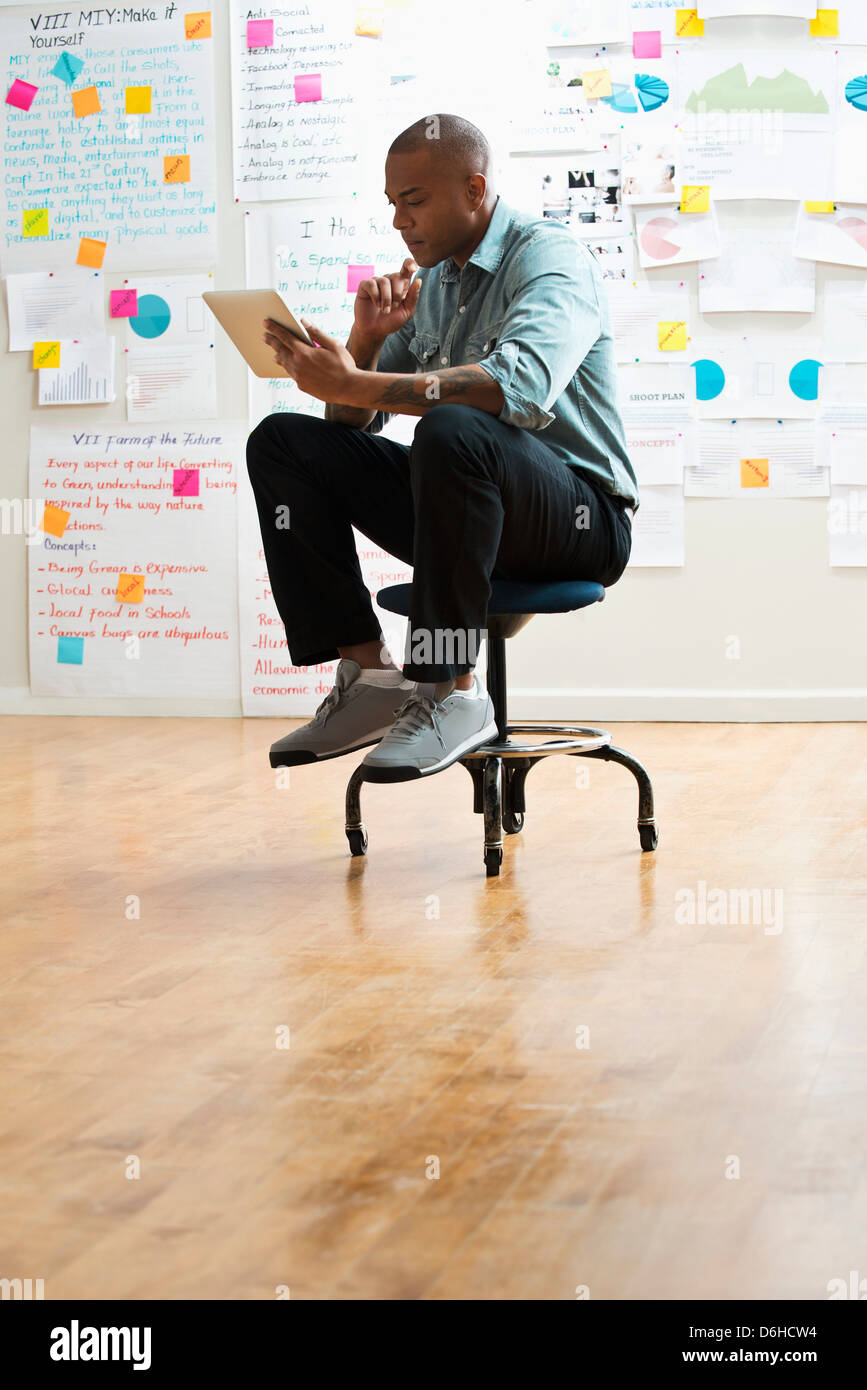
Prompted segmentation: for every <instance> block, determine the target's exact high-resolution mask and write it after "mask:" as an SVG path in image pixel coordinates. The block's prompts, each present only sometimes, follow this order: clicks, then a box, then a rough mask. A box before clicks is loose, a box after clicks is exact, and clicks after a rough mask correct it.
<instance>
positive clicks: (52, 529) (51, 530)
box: [42, 502, 72, 536]
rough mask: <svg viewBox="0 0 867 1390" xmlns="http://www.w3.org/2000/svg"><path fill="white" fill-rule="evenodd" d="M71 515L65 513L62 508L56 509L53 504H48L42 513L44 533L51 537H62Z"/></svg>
mask: <svg viewBox="0 0 867 1390" xmlns="http://www.w3.org/2000/svg"><path fill="white" fill-rule="evenodd" d="M71 515H72V513H71V512H65V511H64V510H63V508H62V507H55V506H54V505H53V504H52V503H51V502H46V503H45V511H44V512H43V513H42V529H43V531H45V532H46V534H47V535H49V536H62V535H63V533H64V531H65V530H66V523H67V521H68V520H69V518H70V516H71Z"/></svg>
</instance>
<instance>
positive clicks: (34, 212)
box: [21, 208, 48, 236]
mask: <svg viewBox="0 0 867 1390" xmlns="http://www.w3.org/2000/svg"><path fill="white" fill-rule="evenodd" d="M21 230H22V234H23V235H24V236H48V208H25V209H24V212H23V213H22V217H21Z"/></svg>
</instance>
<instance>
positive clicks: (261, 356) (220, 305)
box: [202, 290, 312, 377]
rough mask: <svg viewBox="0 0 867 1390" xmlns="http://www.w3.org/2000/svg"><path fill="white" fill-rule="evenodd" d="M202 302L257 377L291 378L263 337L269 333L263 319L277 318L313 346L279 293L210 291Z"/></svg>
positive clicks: (275, 319) (266, 291) (274, 291)
mask: <svg viewBox="0 0 867 1390" xmlns="http://www.w3.org/2000/svg"><path fill="white" fill-rule="evenodd" d="M202 299H204V301H205V303H206V304H207V306H208V308H209V309H210V310H211V312H212V313H213V315H214V317H215V318H216V319H217V321H218V322H219V323H220V324H222V326H223V328H225V330H226V332H227V333H228V335H229V337H230V338H231V339H232V342H233V343H234V344H235V347H236V348H237V349H238V351H239V352H240V354H241V356H242V357H243V359H244V361H245V362H246V363H247V366H248V367H249V368H250V369H251V371H253V372H255V373H256V376H270V377H276V376H279V377H288V376H289V373H288V372H287V371H286V368H285V367H281V366H280V364H279V362H275V360H274V348H273V347H272V346H271V345H270V343H264V342H263V341H262V334H263V333H265V332H267V329H266V328H265V327H264V325H263V322H262V320H263V319H273V320H274V322H275V323H279V324H282V326H283V327H284V328H286V329H288V331H289V332H290V333H293V334H294V335H295V337H296V338H300V339H301V341H302V342H304V343H310V344H311V346H312V343H311V339H310V336H309V334H307V333H306V332H305V331H304V329H303V328H302V327H301V324H300V323H299V322H298V320H297V319H296V318H295V315H294V314H293V313H291V311H290V310H289V309H287V308H286V305H285V304H284V303H283V300H282V299H281V298H280V296H279V294H278V293H277V291H276V290H206V291H205V293H204V294H203V295H202Z"/></svg>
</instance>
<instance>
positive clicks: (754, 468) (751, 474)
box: [741, 459, 769, 487]
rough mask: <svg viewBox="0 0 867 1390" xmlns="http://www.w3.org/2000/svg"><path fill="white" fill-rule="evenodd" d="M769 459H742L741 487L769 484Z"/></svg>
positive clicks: (765, 485)
mask: <svg viewBox="0 0 867 1390" xmlns="http://www.w3.org/2000/svg"><path fill="white" fill-rule="evenodd" d="M768 466H769V465H768V460H767V459H741V487H767V486H768Z"/></svg>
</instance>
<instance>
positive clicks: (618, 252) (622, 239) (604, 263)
mask: <svg viewBox="0 0 867 1390" xmlns="http://www.w3.org/2000/svg"><path fill="white" fill-rule="evenodd" d="M586 245H587V248H588V250H590V251H592V252H593V255H594V256H595V257H596V259H597V261H598V262H599V267H600V269H601V271H602V279H603V280H611V281H613V282H615V283H616V284H625V283H626V281H628V280H631V279H632V277H633V276H634V274H635V238H634V237H633V235H632V233H631V232H628V231H625V230H624V232H623V234H621V235H620V236H612V237H606V238H605V239H604V240H603V239H602V238H601V237H600V238H599V239H597V240H593V239H590V238H588V239H587V242H586Z"/></svg>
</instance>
